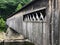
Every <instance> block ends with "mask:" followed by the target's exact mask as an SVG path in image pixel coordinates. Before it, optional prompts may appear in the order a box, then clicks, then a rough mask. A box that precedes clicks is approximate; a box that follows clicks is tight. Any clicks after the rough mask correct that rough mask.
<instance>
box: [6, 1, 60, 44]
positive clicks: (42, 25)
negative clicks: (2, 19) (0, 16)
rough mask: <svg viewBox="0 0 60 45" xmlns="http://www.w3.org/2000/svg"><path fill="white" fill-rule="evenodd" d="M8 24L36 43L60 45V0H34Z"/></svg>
mask: <svg viewBox="0 0 60 45" xmlns="http://www.w3.org/2000/svg"><path fill="white" fill-rule="evenodd" d="M12 15H13V16H12V17H10V18H8V19H7V21H6V24H7V25H8V27H10V28H12V29H13V30H15V31H16V32H18V33H20V34H22V35H24V37H25V38H28V39H29V40H30V41H31V42H33V43H34V44H35V45H60V43H59V42H60V20H59V19H60V0H33V1H32V2H31V3H29V4H27V5H26V6H24V7H23V8H22V9H20V10H19V11H17V12H15V13H14V14H12Z"/></svg>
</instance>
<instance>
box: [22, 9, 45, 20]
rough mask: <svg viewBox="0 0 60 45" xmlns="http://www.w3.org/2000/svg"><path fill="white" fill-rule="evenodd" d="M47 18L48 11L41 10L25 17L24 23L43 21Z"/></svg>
mask: <svg viewBox="0 0 60 45" xmlns="http://www.w3.org/2000/svg"><path fill="white" fill-rule="evenodd" d="M45 17H46V10H45V9H44V10H40V11H36V12H32V13H29V14H26V15H23V21H41V20H44V19H45Z"/></svg>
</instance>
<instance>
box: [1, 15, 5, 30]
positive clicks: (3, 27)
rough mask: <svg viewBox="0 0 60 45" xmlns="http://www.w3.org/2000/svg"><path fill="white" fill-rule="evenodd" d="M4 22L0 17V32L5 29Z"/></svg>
mask: <svg viewBox="0 0 60 45" xmlns="http://www.w3.org/2000/svg"><path fill="white" fill-rule="evenodd" d="M5 26H6V25H5V21H4V19H3V18H1V16H0V31H5V29H6V27H5Z"/></svg>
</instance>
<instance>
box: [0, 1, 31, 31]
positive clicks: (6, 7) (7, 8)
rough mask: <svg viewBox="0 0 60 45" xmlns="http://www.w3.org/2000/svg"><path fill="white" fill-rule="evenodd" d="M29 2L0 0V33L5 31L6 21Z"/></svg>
mask: <svg viewBox="0 0 60 45" xmlns="http://www.w3.org/2000/svg"><path fill="white" fill-rule="evenodd" d="M30 1H31V0H0V31H2V30H3V31H5V30H6V26H5V22H6V19H7V18H8V17H9V16H11V14H12V13H14V12H16V11H18V10H20V9H21V8H22V7H23V6H24V5H26V4H28V3H29V2H30Z"/></svg>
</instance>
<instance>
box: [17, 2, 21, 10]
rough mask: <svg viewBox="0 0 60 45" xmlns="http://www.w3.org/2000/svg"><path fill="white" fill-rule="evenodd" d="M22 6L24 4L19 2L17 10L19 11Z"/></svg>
mask: <svg viewBox="0 0 60 45" xmlns="http://www.w3.org/2000/svg"><path fill="white" fill-rule="evenodd" d="M21 8H22V5H21V4H20V3H19V4H18V6H17V8H16V11H18V10H19V9H21Z"/></svg>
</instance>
